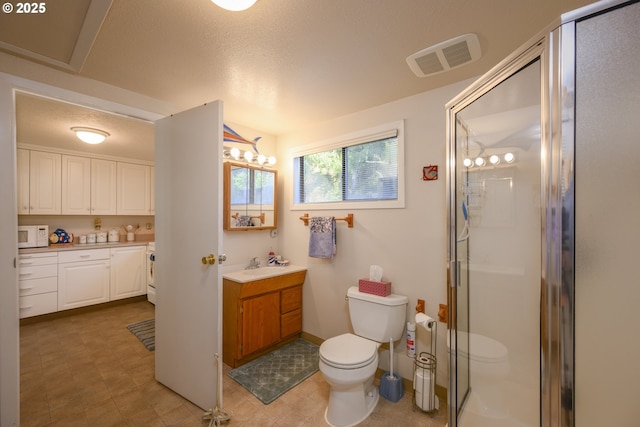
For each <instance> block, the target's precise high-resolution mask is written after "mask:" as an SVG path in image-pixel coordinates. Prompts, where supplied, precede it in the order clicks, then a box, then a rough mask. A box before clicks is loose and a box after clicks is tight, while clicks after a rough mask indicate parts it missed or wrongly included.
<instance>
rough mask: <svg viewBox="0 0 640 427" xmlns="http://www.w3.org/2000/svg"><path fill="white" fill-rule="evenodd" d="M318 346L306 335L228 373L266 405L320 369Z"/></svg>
mask: <svg viewBox="0 0 640 427" xmlns="http://www.w3.org/2000/svg"><path fill="white" fill-rule="evenodd" d="M318 359H319V356H318V346H317V345H315V344H311V343H310V342H308V341H305V340H303V339H297V340H296V341H293V342H292V343H290V344H287V345H285V346H283V347H280V348H279V349H277V350H274V351H272V352H271V353H268V354H265V355H264V356H261V357H259V358H257V359H255V360H252V361H251V362H249V363H247V364H246V365H242V366H240V367H238V368H235V369H232V370H230V371H229V376H230V377H231V378H233V379H234V380H236V381H237V382H238V383H240V385H242V386H243V387H244V388H246V389H247V390H249V391H250V392H251V393H252V394H253V395H254V396H256V397H257V398H258V399H260V400H261V401H262V403H264V404H265V405H268V404H269V403H271V402H273V401H274V400H276V399H277V398H278V397H280V396H282V395H283V394H284V393H286V392H287V391H289V390H291V389H292V388H293V387H295V386H297V385H298V384H300V383H301V382H302V381H304V380H305V379H307V378H309V377H310V376H311V375H313V374H314V373H316V372H317V371H318Z"/></svg>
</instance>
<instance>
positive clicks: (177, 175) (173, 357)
mask: <svg viewBox="0 0 640 427" xmlns="http://www.w3.org/2000/svg"><path fill="white" fill-rule="evenodd" d="M221 150H222V102H220V101H216V102H212V103H209V104H206V105H203V106H200V107H196V108H194V109H191V110H188V111H185V112H182V113H178V114H175V115H173V116H170V117H166V118H164V119H161V120H158V121H157V122H156V127H155V171H156V177H155V178H156V179H155V184H156V188H157V191H156V195H155V206H156V216H155V224H156V234H155V239H156V251H155V254H156V262H155V267H156V297H157V301H156V379H157V380H158V381H160V382H161V383H163V384H165V385H166V386H167V387H169V388H171V389H173V390H174V391H176V392H177V393H179V394H181V395H182V396H184V397H185V398H187V399H189V400H190V401H191V402H193V403H195V404H196V405H198V406H200V407H201V408H203V409H205V410H206V409H211V408H213V407H215V402H216V380H217V376H216V370H215V366H216V360H215V354H216V353H219V354H221V352H222V349H221V347H222V332H221V329H222V327H221V323H222V322H221V317H220V316H221V315H220V313H221V309H222V308H221V295H222V291H221V289H222V288H221V285H220V277H219V275H218V260H217V256H218V255H219V254H220V249H221V246H222V245H221V241H222V205H221V199H222V172H221V171H222V167H221V166H222V160H221ZM209 254H214V255H215V257H216V261H215V264H213V265H210V264H206V265H204V264H203V263H202V258H203V257H205V256H208V255H209Z"/></svg>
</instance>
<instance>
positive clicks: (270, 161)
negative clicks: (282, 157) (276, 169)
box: [267, 156, 276, 165]
mask: <svg viewBox="0 0 640 427" xmlns="http://www.w3.org/2000/svg"><path fill="white" fill-rule="evenodd" d="M267 162H268V163H269V164H270V165H275V164H276V158H275V157H274V156H269V158H268V159H267Z"/></svg>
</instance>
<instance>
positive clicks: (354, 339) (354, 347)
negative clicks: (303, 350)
mask: <svg viewBox="0 0 640 427" xmlns="http://www.w3.org/2000/svg"><path fill="white" fill-rule="evenodd" d="M378 346H379V344H378V343H377V342H375V341H371V340H368V339H366V338H362V337H359V336H357V335H353V334H349V333H347V334H342V335H338V336H336V337H333V338H329V339H328V340H326V341H325V342H323V343H322V345H320V352H319V353H320V360H322V361H323V362H324V363H325V364H327V365H329V366H331V367H334V368H338V369H358V368H362V367H363V366H367V365H369V364H371V363H372V362H374V361H375V359H376V358H377V357H378Z"/></svg>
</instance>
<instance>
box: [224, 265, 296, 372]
mask: <svg viewBox="0 0 640 427" xmlns="http://www.w3.org/2000/svg"><path fill="white" fill-rule="evenodd" d="M305 275H306V271H297V272H295V273H290V274H284V275H280V276H275V277H269V278H265V279H259V280H254V281H250V282H244V283H240V282H235V281H233V280H230V279H227V278H224V279H223V304H224V305H223V307H224V308H223V319H222V330H223V332H222V335H223V338H222V339H223V345H222V348H223V361H224V363H226V364H227V365H229V366H231V367H234V368H235V367H237V366H240V365H243V364H245V363H247V362H249V361H250V360H253V359H255V358H256V357H259V356H261V355H263V354H265V353H267V352H269V351H271V350H273V349H274V348H276V347H278V346H280V345H282V344H284V343H287V342H289V341H292V340H293V339H295V338H296V337H297V336H299V334H300V332H302V284H303V283H304V278H305Z"/></svg>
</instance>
